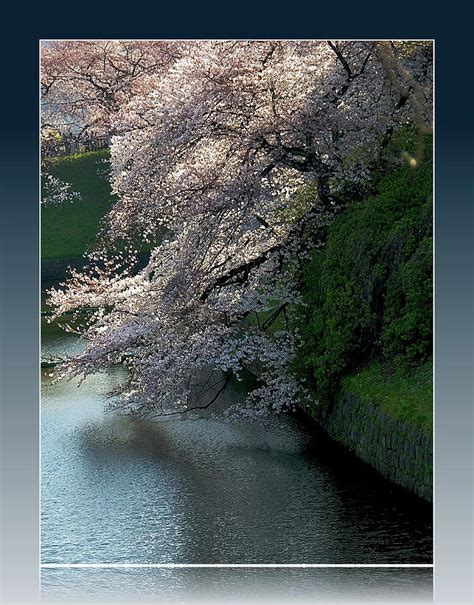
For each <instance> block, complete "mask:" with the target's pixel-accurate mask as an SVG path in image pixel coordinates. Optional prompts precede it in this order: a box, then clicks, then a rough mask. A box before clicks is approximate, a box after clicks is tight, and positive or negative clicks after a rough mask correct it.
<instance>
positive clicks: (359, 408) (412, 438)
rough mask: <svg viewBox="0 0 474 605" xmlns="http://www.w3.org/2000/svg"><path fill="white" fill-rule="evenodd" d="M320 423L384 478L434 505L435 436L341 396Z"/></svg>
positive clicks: (379, 409)
mask: <svg viewBox="0 0 474 605" xmlns="http://www.w3.org/2000/svg"><path fill="white" fill-rule="evenodd" d="M319 422H320V423H321V424H322V426H323V428H325V429H326V431H327V432H328V433H329V435H330V436H331V437H332V438H333V439H335V440H336V441H338V442H339V443H341V444H342V445H344V446H345V447H347V448H348V449H349V450H351V451H352V452H354V454H355V455H356V456H358V457H359V458H361V459H362V460H364V462H367V463H368V464H370V465H371V466H373V467H374V468H375V469H376V470H377V471H379V472H380V473H381V474H382V475H383V476H384V477H386V478H388V479H390V480H392V481H394V482H395V483H398V484H399V485H401V486H402V487H404V488H406V489H408V490H410V491H411V492H413V493H415V494H417V495H418V496H420V497H421V498H424V499H425V500H428V501H429V502H431V501H432V496H433V489H432V485H433V436H432V434H431V433H430V432H427V431H425V430H423V429H421V428H419V427H416V426H412V425H411V424H409V423H407V422H402V421H399V420H396V419H395V418H392V417H391V416H389V415H388V414H387V413H385V412H384V411H383V410H382V409H381V407H380V406H379V405H377V404H375V403H374V404H372V405H366V404H364V405H361V404H360V402H359V401H358V400H357V398H356V397H354V396H353V395H350V394H345V395H342V396H341V397H340V398H339V400H338V401H337V402H336V403H335V405H334V408H333V409H332V411H331V412H330V413H329V414H328V415H326V417H323V418H320V419H319Z"/></svg>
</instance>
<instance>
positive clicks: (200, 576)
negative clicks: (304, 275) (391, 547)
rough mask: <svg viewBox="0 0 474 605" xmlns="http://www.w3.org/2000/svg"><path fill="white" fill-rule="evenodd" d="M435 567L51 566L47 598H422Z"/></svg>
mask: <svg viewBox="0 0 474 605" xmlns="http://www.w3.org/2000/svg"><path fill="white" fill-rule="evenodd" d="M432 580H433V578H432V571H431V569H370V570H368V569H311V570H304V569H265V570H262V569H259V570H256V569H223V568H222V569H180V570H170V569H125V570H116V569H115V570H110V569H107V570H103V569H87V570H82V569H54V570H51V569H47V570H43V574H42V596H43V600H44V601H47V602H62V603H63V602H68V601H73V602H80V601H87V602H94V601H100V602H113V603H118V602H129V603H143V602H159V603H163V604H164V603H176V602H179V603H196V602H200V603H227V602H229V603H256V602H258V603H261V602H266V603H328V602H337V603H347V602H351V603H354V602H357V603H394V602H396V603H418V602H423V603H427V602H431V601H432Z"/></svg>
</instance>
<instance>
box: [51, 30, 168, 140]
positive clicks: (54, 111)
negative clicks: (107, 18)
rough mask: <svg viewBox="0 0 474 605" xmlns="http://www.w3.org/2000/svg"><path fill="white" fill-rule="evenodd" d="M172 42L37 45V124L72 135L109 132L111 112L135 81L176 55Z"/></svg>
mask: <svg viewBox="0 0 474 605" xmlns="http://www.w3.org/2000/svg"><path fill="white" fill-rule="evenodd" d="M177 56H178V55H177V46H176V43H173V42H166V41H156V42H150V41H141V40H82V41H77V40H59V41H46V42H44V43H43V46H42V49H41V99H42V103H43V111H42V124H43V126H44V127H45V128H55V129H57V130H59V131H60V132H61V133H63V134H65V133H68V134H74V135H75V136H76V137H80V136H81V135H87V134H91V133H95V134H97V133H99V134H104V133H105V134H111V133H112V132H113V127H112V125H111V116H112V115H113V114H114V112H115V111H117V109H118V108H119V107H120V105H121V104H123V103H124V101H126V100H127V99H128V97H129V96H130V95H131V94H133V86H134V83H135V82H136V81H137V80H138V79H139V78H141V77H143V76H144V75H147V74H151V73H155V74H156V73H160V72H161V71H162V70H163V69H165V68H167V67H168V66H169V65H170V64H171V63H172V62H173V61H174V60H175V59H176V58H177Z"/></svg>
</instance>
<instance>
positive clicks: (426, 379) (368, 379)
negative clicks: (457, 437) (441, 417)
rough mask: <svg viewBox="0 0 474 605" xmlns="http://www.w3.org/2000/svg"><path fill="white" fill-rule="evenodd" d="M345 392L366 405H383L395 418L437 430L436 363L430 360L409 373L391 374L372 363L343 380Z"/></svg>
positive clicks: (425, 428)
mask: <svg viewBox="0 0 474 605" xmlns="http://www.w3.org/2000/svg"><path fill="white" fill-rule="evenodd" d="M341 387H342V391H343V392H348V393H351V394H353V395H355V396H356V397H357V398H358V399H359V401H360V402H361V404H362V405H364V404H366V405H372V404H374V403H377V404H379V405H380V406H381V407H382V409H383V410H384V412H386V413H387V414H388V415H390V416H392V417H393V418H395V419H397V420H401V421H406V422H408V423H410V424H411V425H414V426H420V427H422V428H423V429H424V430H426V431H430V432H431V431H432V430H433V365H432V361H431V360H429V361H427V362H426V363H424V364H423V365H420V366H418V367H417V368H415V369H414V370H413V371H412V372H410V373H409V374H401V373H400V372H395V373H393V374H389V373H387V372H386V371H384V369H383V368H382V367H381V366H380V364H378V363H372V364H370V365H368V366H367V367H365V368H364V369H362V370H361V371H360V372H358V373H356V374H353V375H352V376H346V377H344V378H343V379H342V381H341Z"/></svg>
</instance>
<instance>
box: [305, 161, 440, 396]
mask: <svg viewBox="0 0 474 605" xmlns="http://www.w3.org/2000/svg"><path fill="white" fill-rule="evenodd" d="M430 155H431V151H430V149H425V158H426V159H425V160H424V161H423V162H422V163H421V164H420V165H419V166H418V167H417V168H415V169H413V168H412V167H410V166H409V165H408V164H405V165H404V166H402V167H399V168H397V169H395V170H392V171H391V172H390V173H389V174H388V175H385V176H383V177H382V178H380V180H379V181H378V183H377V184H376V193H375V194H374V196H373V197H371V198H369V199H366V200H364V201H362V202H358V203H355V204H352V205H349V206H348V208H347V210H345V211H344V212H343V213H342V214H341V215H340V216H339V217H338V218H337V219H336V220H335V221H334V223H333V224H332V225H331V227H330V229H329V231H328V237H327V243H326V246H325V247H324V249H322V250H320V251H317V252H315V253H314V255H313V257H312V259H311V261H310V262H309V263H308V266H307V268H306V271H305V275H304V279H303V292H304V303H305V304H304V305H302V307H301V309H300V331H301V333H302V337H303V346H302V348H301V350H300V353H299V357H298V360H297V364H296V370H297V371H298V372H299V373H300V374H303V375H304V376H305V377H306V378H307V379H308V382H309V383H310V385H311V387H312V389H313V391H314V393H315V396H316V398H317V399H320V400H321V401H330V400H331V398H332V397H333V396H334V395H335V394H336V392H337V391H338V389H339V387H340V381H341V378H342V377H343V376H345V375H347V374H350V373H353V372H354V371H355V370H356V369H358V368H361V367H362V366H364V365H366V364H368V363H370V362H372V361H374V360H378V361H380V362H381V363H382V364H383V367H384V368H385V371H391V372H395V374H396V375H397V376H398V379H400V377H401V376H403V375H405V376H410V375H411V373H413V371H414V369H415V368H418V367H419V366H420V365H422V364H424V363H425V362H426V361H427V360H428V359H429V357H430V355H431V351H432V199H431V198H432V163H431V161H430V160H429V159H428V158H430ZM398 379H397V380H398Z"/></svg>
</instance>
